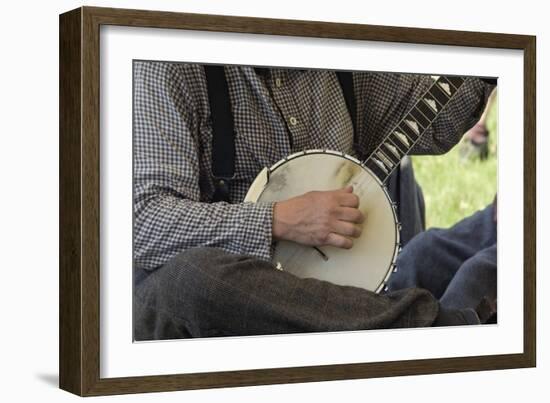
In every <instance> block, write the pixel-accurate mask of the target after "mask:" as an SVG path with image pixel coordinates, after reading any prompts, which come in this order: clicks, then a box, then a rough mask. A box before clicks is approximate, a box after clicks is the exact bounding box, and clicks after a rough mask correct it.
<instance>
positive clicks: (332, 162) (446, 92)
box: [244, 76, 464, 293]
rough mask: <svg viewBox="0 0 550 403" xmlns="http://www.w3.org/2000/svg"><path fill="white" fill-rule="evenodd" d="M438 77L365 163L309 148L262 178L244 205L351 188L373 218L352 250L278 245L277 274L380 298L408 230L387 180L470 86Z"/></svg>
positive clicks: (276, 254)
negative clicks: (456, 96) (403, 228)
mask: <svg viewBox="0 0 550 403" xmlns="http://www.w3.org/2000/svg"><path fill="white" fill-rule="evenodd" d="M432 78H433V83H432V85H431V86H430V88H429V89H428V90H427V91H426V92H425V93H424V95H423V96H422V97H421V98H420V100H419V101H418V102H417V103H416V104H415V105H414V106H413V107H412V108H411V109H410V110H409V112H408V113H407V114H406V115H405V117H404V118H403V119H402V120H401V121H400V122H399V124H397V126H396V127H395V128H394V129H393V130H392V131H391V132H390V133H389V134H388V135H387V136H386V137H385V138H384V140H383V141H382V142H381V143H380V145H379V146H378V147H377V148H376V149H375V150H374V151H373V152H372V153H371V154H370V156H369V157H368V158H367V159H366V160H365V161H359V160H358V159H356V158H354V157H352V156H350V155H347V154H344V153H341V152H337V151H331V150H325V149H323V150H306V151H302V152H298V153H295V154H292V155H290V156H288V157H286V158H285V159H283V160H281V161H279V162H277V163H276V164H274V165H273V166H271V167H270V168H264V169H263V170H262V171H261V172H260V173H259V174H258V176H257V177H256V178H255V180H254V182H253V183H252V185H251V186H250V188H249V190H248V193H247V195H246V197H245V200H244V201H245V202H276V201H281V200H286V199H289V198H291V197H295V196H299V195H301V194H304V193H306V192H309V191H323V190H334V189H339V188H343V187H345V186H350V185H351V186H353V189H354V190H353V192H354V194H356V195H357V196H358V198H359V210H360V211H361V212H362V213H363V214H364V215H365V216H366V217H368V218H367V220H366V221H365V223H364V224H363V231H362V234H361V236H360V237H359V238H357V239H355V240H354V245H353V248H352V249H349V250H346V249H340V248H336V247H333V246H322V247H312V246H305V245H301V244H298V243H295V242H291V241H278V242H276V243H275V245H274V247H275V249H274V254H273V263H274V265H275V267H276V268H277V269H279V270H284V271H288V272H290V273H292V274H294V275H296V276H298V277H303V278H306V277H313V278H316V279H319V280H325V281H329V282H332V283H335V284H339V285H351V286H356V287H362V288H365V289H367V290H371V291H374V292H377V293H378V292H380V291H382V290H383V289H384V287H385V284H386V282H387V280H388V278H389V277H390V275H391V273H392V272H393V271H394V270H395V261H396V258H397V255H398V253H399V251H400V241H399V232H400V229H401V225H400V223H399V222H398V219H397V212H396V204H395V203H394V202H392V200H391V198H390V196H389V194H388V191H387V188H386V186H385V182H386V181H387V179H388V178H389V176H390V175H391V173H392V172H393V171H394V170H395V169H396V168H397V167H398V166H399V163H400V161H401V159H402V158H403V157H404V156H405V155H407V154H408V153H409V152H410V150H411V149H412V148H413V147H414V145H415V144H416V143H417V142H418V140H419V139H420V137H421V136H422V135H423V134H424V132H425V131H426V130H427V129H428V128H429V127H430V125H431V124H432V122H433V121H434V120H435V119H436V117H437V116H438V115H439V113H440V112H441V110H442V109H443V108H444V106H445V105H446V104H447V103H448V102H449V100H450V99H451V98H452V97H453V95H454V94H455V93H456V92H457V91H458V89H459V88H460V86H461V85H462V84H463V82H464V79H463V78H460V77H443V76H432ZM304 178H307V179H305V180H304Z"/></svg>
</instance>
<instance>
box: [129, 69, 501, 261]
mask: <svg viewBox="0 0 550 403" xmlns="http://www.w3.org/2000/svg"><path fill="white" fill-rule="evenodd" d="M225 72H226V77H227V80H228V86H229V95H230V98H231V104H232V110H233V116H234V121H235V149H236V150H235V153H236V156H235V179H234V181H233V183H232V187H231V193H230V199H231V201H232V203H231V204H229V203H225V202H217V203H210V202H211V199H212V196H213V193H214V186H213V183H212V179H211V141H212V126H211V120H210V107H209V102H208V93H207V87H206V79H205V73H204V69H203V67H202V66H201V65H199V64H188V63H167V62H150V61H136V62H134V263H135V265H136V266H137V267H140V268H143V269H146V270H151V269H154V268H156V267H159V266H161V265H162V264H164V263H165V262H166V261H168V260H169V259H170V258H172V257H173V256H175V255H176V254H178V253H179V252H181V251H183V250H186V249H189V248H192V247H199V246H203V247H204V246H211V247H219V248H221V249H224V250H226V251H228V252H233V253H240V254H246V255H251V256H254V257H256V258H259V259H262V260H269V259H270V257H271V244H272V237H271V230H272V228H271V225H272V211H273V204H272V203H243V202H242V200H243V199H244V196H245V194H246V192H247V190H248V188H249V186H250V184H251V183H252V181H253V180H254V178H255V177H256V175H257V174H258V173H259V171H260V170H261V169H262V168H263V167H266V166H267V167H269V166H271V165H272V164H274V163H275V162H277V161H279V160H280V159H282V158H284V157H285V156H287V155H289V154H291V153H293V152H296V151H301V150H305V149H311V148H327V149H331V150H337V151H343V152H346V153H348V154H352V155H355V156H357V157H359V158H365V157H366V156H367V155H368V154H369V152H370V151H372V150H373V149H374V148H375V147H376V146H377V144H378V142H380V141H381V139H382V138H383V137H384V136H385V135H387V134H388V133H389V131H390V130H391V129H392V128H393V127H394V126H395V125H396V124H397V123H398V121H399V120H400V119H401V118H402V117H403V115H404V114H405V113H406V112H407V110H408V109H409V108H410V107H412V105H414V103H415V102H416V101H417V100H418V98H419V97H420V96H421V95H422V94H423V93H424V91H425V90H426V89H427V88H428V87H429V85H430V83H431V78H430V77H429V76H424V75H410V74H389V73H362V72H358V73H354V87H355V88H354V89H355V95H356V107H357V118H358V122H357V133H356V134H355V138H354V135H353V126H352V122H351V119H350V116H349V113H348V110H347V108H346V105H345V102H344V98H343V94H342V89H341V87H340V85H339V83H338V79H337V76H336V74H335V73H334V72H332V71H327V70H298V69H263V68H262V69H258V68H254V67H242V66H226V67H225ZM490 89H491V88H490V87H489V86H488V85H487V84H485V83H484V82H482V81H481V80H478V79H475V78H471V79H468V80H467V81H466V83H465V84H464V85H463V86H462V87H461V89H460V93H459V94H457V95H456V96H455V97H454V98H453V99H452V100H451V101H450V102H449V104H448V106H447V107H446V108H445V110H444V111H443V112H442V113H441V115H440V116H439V117H438V118H437V119H436V121H435V122H434V123H433V125H432V127H431V128H430V129H429V132H427V133H426V134H425V136H424V138H423V140H421V142H420V143H419V144H418V145H417V146H416V147H415V149H414V153H416V154H439V153H443V152H445V151H447V150H449V149H450V148H451V147H452V146H453V145H454V144H456V143H457V142H458V141H459V139H460V137H461V135H462V134H463V133H464V132H465V131H466V130H467V129H468V128H469V127H471V126H473V124H475V122H476V121H477V118H478V117H479V115H480V114H481V112H482V109H483V105H484V101H485V99H486V98H487V96H488V95H489V92H490ZM312 174H314V173H312Z"/></svg>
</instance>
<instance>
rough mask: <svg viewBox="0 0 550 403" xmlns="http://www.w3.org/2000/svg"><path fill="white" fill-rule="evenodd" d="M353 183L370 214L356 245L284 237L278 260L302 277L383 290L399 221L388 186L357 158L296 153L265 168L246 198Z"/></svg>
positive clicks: (267, 197) (286, 196)
mask: <svg viewBox="0 0 550 403" xmlns="http://www.w3.org/2000/svg"><path fill="white" fill-rule="evenodd" d="M349 185H351V186H353V193H354V194H356V195H357V196H358V197H359V200H360V204H359V209H360V210H361V212H362V213H363V214H364V215H365V218H366V219H365V222H364V223H363V231H362V234H361V236H360V237H359V238H356V239H354V244H353V247H352V248H351V249H340V248H336V247H332V246H322V247H317V248H313V247H311V246H304V245H300V244H297V243H294V242H290V241H279V242H277V244H276V246H275V253H274V256H273V263H274V264H276V265H277V267H279V268H282V269H283V270H285V271H288V272H290V273H292V274H294V275H296V276H298V277H303V278H306V277H312V278H316V279H319V280H325V281H329V282H331V283H335V284H339V285H350V286H356V287H362V288H365V289H368V290H371V291H375V292H379V291H381V290H382V289H383V287H384V285H385V282H386V281H387V278H388V277H389V275H390V274H391V273H392V271H393V268H394V263H395V258H396V255H397V251H398V247H399V229H398V225H399V224H398V223H397V215H396V212H395V208H394V205H393V203H392V201H391V199H390V197H389V195H388V193H387V191H386V189H385V187H384V186H383V185H382V183H381V182H380V180H379V179H378V178H377V177H376V176H375V175H374V174H373V173H372V172H371V171H370V170H369V169H368V168H367V167H365V166H364V165H362V164H361V163H360V162H359V161H358V160H357V159H355V158H353V157H351V156H348V155H345V154H342V153H337V152H333V151H326V150H311V151H305V152H301V153H297V154H293V155H291V156H289V157H288V158H286V159H284V160H282V161H280V162H278V163H276V164H275V165H273V166H272V167H271V168H270V169H268V170H264V171H263V172H262V173H261V174H260V175H259V176H258V178H257V180H256V181H255V182H254V183H253V185H252V186H251V188H250V190H249V192H248V194H247V196H246V198H245V201H260V202H262V201H264V202H265V201H270V202H271V201H281V200H286V199H289V198H291V197H295V196H299V195H301V194H304V193H306V192H309V191H324V190H336V189H341V188H343V187H346V186H349Z"/></svg>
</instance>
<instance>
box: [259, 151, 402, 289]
mask: <svg viewBox="0 0 550 403" xmlns="http://www.w3.org/2000/svg"><path fill="white" fill-rule="evenodd" d="M314 154H327V155H331V156H335V157H340V158H343V159H346V160H349V161H351V162H353V163H355V164H357V165H359V166H360V167H361V168H362V169H364V170H365V171H367V173H368V174H369V175H370V176H371V177H372V178H373V179H374V180H375V181H376V183H377V184H378V185H379V187H380V189H381V190H382V192H383V194H384V196H385V197H386V200H387V201H388V203H389V205H390V207H391V208H390V210H391V212H392V215H393V222H394V227H395V238H394V251H393V255H392V258H391V262H390V264H389V267H388V269H387V271H386V274H385V275H384V277H383V278H382V280H381V282H380V284H379V285H378V286H377V287H376V289H374V290H372V291H373V292H375V293H377V294H378V293H380V292H381V291H383V290H384V289H385V286H386V284H387V282H388V279H389V277H390V276H391V275H392V273H393V272H394V271H395V269H396V260H397V255H398V254H399V251H400V249H401V243H400V242H401V235H400V228H401V224H400V222H399V220H398V217H397V209H396V203H394V202H393V200H392V199H391V197H390V195H389V193H388V189H387V187H386V185H384V183H383V182H382V181H381V180H380V178H378V176H376V175H375V174H374V172H372V170H370V169H369V168H368V167H367V166H366V165H365V164H363V163H362V162H361V161H360V160H358V159H357V158H355V157H353V156H351V155H349V154H346V153H344V152H340V151H334V150H330V149H310V150H303V151H298V152H296V153H293V154H290V155H288V156H287V157H285V158H283V159H281V160H279V161H277V162H276V163H275V164H273V165H272V166H271V167H269V168H268V169H267V183H266V184H265V186H264V188H263V189H262V191H261V192H260V193H259V194H258V197H257V199H256V201H257V200H259V199H260V197H261V196H262V194H263V193H264V191H265V189H266V187H267V184H268V183H269V178H270V176H271V174H272V173H273V172H275V171H276V170H277V169H278V168H280V167H282V166H283V165H285V164H286V163H288V162H290V161H292V160H294V159H297V158H300V157H304V156H308V155H314Z"/></svg>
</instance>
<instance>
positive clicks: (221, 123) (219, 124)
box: [204, 65, 235, 202]
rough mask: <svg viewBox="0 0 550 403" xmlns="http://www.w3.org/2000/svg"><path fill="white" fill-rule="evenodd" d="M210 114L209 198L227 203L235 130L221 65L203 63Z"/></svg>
mask: <svg viewBox="0 0 550 403" xmlns="http://www.w3.org/2000/svg"><path fill="white" fill-rule="evenodd" d="M204 71H205V73H206V84H207V87H208V100H209V103H210V117H211V119H212V177H213V180H214V197H213V201H214V202H218V201H225V202H229V188H230V185H231V180H232V179H233V176H234V174H235V133H234V123H233V113H232V111H231V101H230V98H229V90H228V87H227V81H226V79H225V72H224V68H223V66H212V65H205V66H204Z"/></svg>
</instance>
